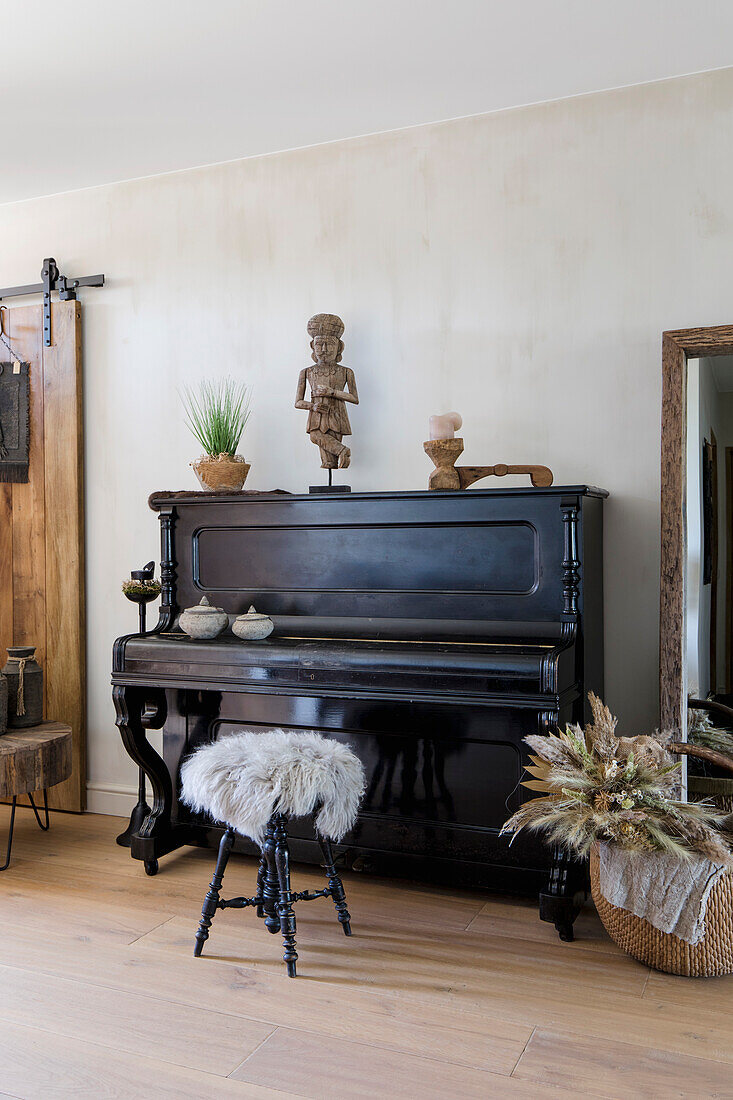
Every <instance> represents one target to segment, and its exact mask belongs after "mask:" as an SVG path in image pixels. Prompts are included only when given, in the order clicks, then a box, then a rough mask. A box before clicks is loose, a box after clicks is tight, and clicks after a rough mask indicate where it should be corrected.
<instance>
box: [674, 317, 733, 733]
mask: <svg viewBox="0 0 733 1100" xmlns="http://www.w3.org/2000/svg"><path fill="white" fill-rule="evenodd" d="M713 355H733V325H716V326H713V327H711V328H687V329H676V330H674V331H672V332H664V333H662V477H661V508H662V517H661V519H662V524H661V526H662V546H661V571H660V602H659V704H660V721H661V728H662V729H663V730H668V729H673V730H675V731H676V732H679V733H680V734H681V735H682V738H683V739H685V738H686V730H685V729H684V728H683V725H686V721H685V718H686V715H685V709H686V700H685V698H684V693H685V618H686V616H685V607H686V577H685V552H686V549H687V524H686V519H687V514H686V497H687V492H686V490H687V416H686V410H687V360H688V359H699V358H702V357H703V356H705V357H707V356H713Z"/></svg>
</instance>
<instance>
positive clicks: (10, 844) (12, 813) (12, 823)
mask: <svg viewBox="0 0 733 1100" xmlns="http://www.w3.org/2000/svg"><path fill="white" fill-rule="evenodd" d="M28 798H29V799H30V804H31V806H32V807H33V813H34V814H35V815H36V821H37V822H38V827H39V828H40V829H43V831H44V833H47V832H48V829H49V826H50V824H51V822H50V819H49V816H48V787H44V788H43V813H44V816H45V819H46V823H45V825H44V823H43V822H42V821H41V815H40V814H39V812H38V809H39V807H38V806H36V804H35V802H34V801H33V795H32V794H31V793H30V791H29V792H28ZM17 805H18V796H17V795H16V796H15V797H14V798H13V801H12V802H11V804H10V829H9V831H8V850H7V853H6V855H5V862H4V863H3V865H2V867H0V871H7V869H8V867H9V866H10V853H11V852H12V850H13V828H14V826H15V807H16V806H17Z"/></svg>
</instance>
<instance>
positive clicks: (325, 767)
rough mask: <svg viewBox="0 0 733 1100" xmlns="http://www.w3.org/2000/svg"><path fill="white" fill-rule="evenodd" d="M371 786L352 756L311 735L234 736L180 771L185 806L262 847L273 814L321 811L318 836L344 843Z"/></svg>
mask: <svg viewBox="0 0 733 1100" xmlns="http://www.w3.org/2000/svg"><path fill="white" fill-rule="evenodd" d="M364 785H365V784H364V768H363V766H362V763H361V761H360V760H359V758H358V757H357V756H356V755H355V754H354V753H353V752H352V751H351V749H349V748H347V746H346V745H341V744H339V742H338V741H333V740H331V739H330V738H328V737H322V736H321V735H320V734H318V733H314V732H312V731H308V732H306V733H290V732H287V733H286V732H285V730H272V731H269V732H268V733H253V732H249V731H246V732H243V733H235V734H231V735H227V736H225V737H222V738H220V739H219V740H218V741H215V742H214V743H213V744H212V745H204V746H203V747H202V748H200V749H198V750H197V751H196V752H195V753H193V755H192V756H190V757H189V758H188V760H186V762H185V763H184V764H183V766H182V768H181V799H182V801H183V802H185V804H186V805H187V806H190V807H191V809H192V810H195V811H196V812H199V813H200V812H201V811H204V812H205V813H208V814H210V815H211V817H213V818H214V819H215V820H216V821H221V822H223V823H224V824H226V825H231V827H232V828H233V829H236V831H237V832H238V833H241V834H243V835H244V836H248V837H251V839H252V840H254V841H255V843H256V844H262V841H263V840H264V836H265V826H266V825H267V822H268V821H269V820H270V818H271V817H272V815H273V814H274V813H282V814H292V815H293V816H294V817H303V816H305V815H307V814H311V813H313V811H314V810H315V808H316V806H318V805H319V804H321V809H320V811H319V813H318V816H317V817H316V822H315V825H316V829H317V831H318V832H319V833H320V834H321V836H323V837H326V838H327V839H329V840H334V841H339V840H341V838H342V837H343V836H344V834H345V833H347V832H348V831H349V829H350V828H351V826H352V825H353V824H354V822H355V820H356V814H357V811H358V809H359V802H360V801H361V796H362V794H363V793H364Z"/></svg>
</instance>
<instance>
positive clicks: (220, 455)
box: [181, 378, 250, 492]
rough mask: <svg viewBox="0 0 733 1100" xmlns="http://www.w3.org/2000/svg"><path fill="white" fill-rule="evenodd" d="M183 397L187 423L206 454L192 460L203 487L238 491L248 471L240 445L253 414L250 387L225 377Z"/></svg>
mask: <svg viewBox="0 0 733 1100" xmlns="http://www.w3.org/2000/svg"><path fill="white" fill-rule="evenodd" d="M181 400H182V402H183V407H184V409H185V412H186V423H187V425H188V427H189V429H190V430H191V432H192V433H193V435H194V436H195V437H196V439H197V440H198V441H199V443H200V444H201V447H202V450H203V453H202V455H201V458H200V459H199V460H198V462H192V463H191V465H192V467H193V470H194V473H195V474H196V477H197V478H198V479H199V483H200V485H201V488H202V489H206V490H209V491H212V492H213V491H216V490H220V491H229V492H232V491H235V492H236V491H237V490H239V489H241V488H242V486H243V485H244V482H245V480H246V478H247V474H248V473H249V469H250V467H249V463H248V462H245V460H244V459H243V458H242V456H241V455H240V454H237V448H238V447H239V442H240V440H241V438H242V433H243V431H244V429H245V427H246V425H247V421H248V420H249V416H250V390H249V387H248V386H247V385H246V384H245V383H243V382H235V381H233V379H231V378H225V379H222V380H220V381H218V382H207V381H203V382H201V383H200V385H199V387H198V389H196V390H192V389H185V390H184V391H183V393H182V394H181Z"/></svg>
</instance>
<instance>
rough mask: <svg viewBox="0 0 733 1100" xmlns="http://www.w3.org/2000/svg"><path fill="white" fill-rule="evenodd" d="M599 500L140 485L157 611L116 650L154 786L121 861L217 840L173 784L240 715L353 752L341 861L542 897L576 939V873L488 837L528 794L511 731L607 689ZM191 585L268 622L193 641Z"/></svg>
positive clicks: (547, 722)
mask: <svg viewBox="0 0 733 1100" xmlns="http://www.w3.org/2000/svg"><path fill="white" fill-rule="evenodd" d="M606 495H607V494H606V493H605V492H604V491H602V490H599V489H594V488H589V487H587V486H571V487H553V488H550V489H471V490H469V491H461V492H393V493H351V494H346V493H344V494H338V493H334V494H330V495H312V496H296V495H289V494H286V493H237V494H221V493H167V492H161V493H154V494H153V496H152V497H151V498H150V506H151V508H152V509H153V510H154V511H155V512H157V513H158V515H159V519H160V527H161V563H160V564H161V582H162V594H161V611H160V619H159V621H158V623H157V625H156V626H155V628H154V629H153V630H152V631H151V632H150V633H147V634H145V635H140V634H136V635H135V634H133V635H126V636H124V637H121V638H118V639H117V641H116V643H115V646H114V655H113V677H112V683H113V690H114V699H115V705H116V709H117V725H118V727H119V729H120V732H121V734H122V738H123V742H124V744H125V747H126V749H127V751H128V753H129V754H130V756H131V757H132V759H133V760H134V761H135V763H136V764H138V765H139V766H140V767H141V768H142V769H143V771H144V772H145V775H146V776H147V779H148V781H149V784H150V787H151V789H152V795H153V798H152V808H151V811H150V813H149V814H148V815H147V817H146V819H145V820H144V822H143V824H142V826H141V827H140V828H139V831H138V832H137V833H135V834H134V835H133V836H132V842H131V852H132V856H133V857H134V858H135V859H139V860H143V861H144V863H145V866H146V870H148V872H149V873H151V874H153V873H155V871H156V870H157V867H158V862H157V861H158V859H159V857H161V856H163V855H165V854H166V853H169V852H172V851H173V850H174V849H177V848H179V847H181V846H182V845H185V844H196V845H214V844H216V843H217V842H218V839H219V836H220V831H219V830H218V829H217V827H216V824H215V823H214V822H212V821H210V820H208V819H207V818H206V817H203V816H200V815H196V814H194V813H192V812H191V811H190V810H189V809H188V808H187V807H185V806H183V805H182V804H181V803H180V802H179V799H178V792H179V776H180V767H181V762H182V761H183V760H184V759H185V758H186V756H187V755H188V754H189V753H191V752H192V751H193V750H194V749H196V748H197V747H198V746H199V745H201V744H204V743H207V742H209V741H211V740H214V739H216V738H219V737H226V736H227V735H228V734H229V733H231V732H234V731H237V730H240V729H243V728H246V729H252V730H267V729H270V728H273V727H281V728H283V729H286V730H288V729H292V730H301V729H315V730H318V731H320V732H322V733H324V734H326V735H327V736H329V737H335V738H337V739H338V740H340V741H345V742H347V743H348V744H349V745H350V746H351V747H352V748H353V749H354V750H355V751H356V752H357V754H358V755H359V756H360V758H361V759H362V761H363V762H364V764H365V766H366V771H367V778H368V783H367V792H366V796H365V799H364V803H363V807H362V810H361V813H360V815H359V819H358V823H357V825H356V827H355V828H354V830H353V832H352V833H351V834H350V835H349V836H347V837H346V839H345V841H344V844H343V845H342V846H341V849H340V854H341V858H342V861H343V862H344V863H345V864H346V865H347V866H349V867H353V868H355V869H357V870H364V871H374V872H377V873H384V874H399V875H403V876H406V877H411V878H418V879H424V880H438V881H440V880H442V881H448V882H451V883H458V882H460V883H463V884H473V885H478V886H481V887H487V888H492V889H501V890H507V891H512V892H520V893H528V892H534V891H539V892H540V893H541V894H542V895H544V915H545V916H546V917H547V918H548V919H552V920H554V921H555V922H556V923H557V925H558V928H559V930H560V932H561V934H563V933H564V934H565V935H566V936H568V935H572V932H571V926H570V924H569V920H570V918H569V917H568V913H569V911H570V908H571V905H572V902H571V897H572V895H573V894H574V893H575V891H576V889H577V885H578V875H577V873H576V872H577V870H578V869H577V868H574V867H573V865H572V864H570V863H569V862H568V861H566V860H565V861H564V860H561V859H559V858H556V859H555V860H554V862H553V858H552V856H551V853H549V852H548V850H547V849H546V848H545V846H544V844H543V843H542V842H541V840H539V839H538V838H537V837H534V836H531V835H526V836H525V835H523V834H521V835H520V836H519V837H518V838H517V839H516V840H515V841H514V842H513V843H512V844H511V846H510V844H509V842H508V839H507V838H506V837H500V836H499V830H500V828H501V826H502V824H503V822H504V821H505V820H506V818H507V817H508V816H509V815H510V814H511V813H512V812H513V811H514V810H515V809H516V808H517V806H518V805H519V803H520V801H521V800H522V799H523V798H525V797H531V795H529V794H528V793H526V792H525V791H524V788H522V787H520V780H521V778H522V771H523V764H524V760H525V757H526V753H525V747H524V746H523V744H522V738H523V737H524V736H525V735H526V734H528V733H537V732H538V731H539V732H543V731H547V730H548V729H550V728H552V727H554V726H555V725H556V724H558V723H559V724H560V725H564V724H565V723H567V722H571V721H582V720H583V718H584V712H585V696H586V693H587V691H588V690H590V689H592V690H594V691H595V692H597V693H598V694H602V691H603V607H602V604H603V597H602V505H603V498H604V497H605V496H606ZM203 595H206V596H208V597H209V600H210V602H211V603H212V604H215V605H217V606H219V607H223V608H224V609H225V610H226V611H227V612H229V613H230V615H231V616H234V615H237V614H241V613H242V612H244V611H246V610H247V609H248V608H249V606H250V604H254V605H255V607H256V608H257V610H258V611H261V612H265V613H267V614H269V615H271V616H272V618H273V620H274V622H275V631H274V633H273V634H272V635H271V636H270V637H269V638H268V639H267V640H265V641H261V642H249V643H245V642H242V641H240V640H239V639H238V638H237V637H235V636H234V635H233V634H231V632H226V633H225V634H223V635H221V636H220V637H219V638H216V639H215V640H213V641H209V642H200V641H193V640H192V639H190V638H188V637H187V636H186V635H184V634H183V633H181V631H180V629H179V628H178V625H177V623H178V615H179V613H180V611H181V610H182V609H184V608H185V607H188V606H191V605H192V604H195V603H198V602H199V600H200V599H201V597H202V596H203ZM158 729H162V755H161V754H160V753H159V752H158V751H157V748H156V747H155V738H154V737H150V731H151V730H158ZM292 832H293V842H292V852H293V857H294V858H296V859H298V858H299V859H301V860H307V861H318V859H319V850H318V848H317V845H316V844H315V843H314V842H313V840H312V831H311V824H310V822H305V821H304V822H300V823H299V822H295V823H294V824H293V829H292ZM240 848H241V850H244V851H247V850H250V849H251V845H250V844H249V842H248V841H246V840H244V839H242V841H241V843H240ZM548 878H549V885H548Z"/></svg>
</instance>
